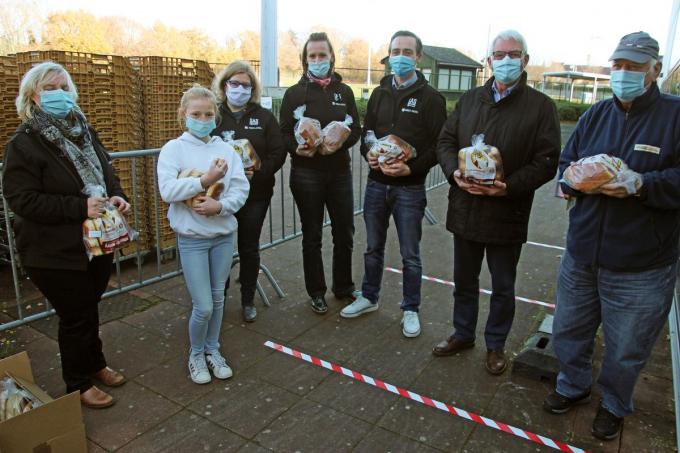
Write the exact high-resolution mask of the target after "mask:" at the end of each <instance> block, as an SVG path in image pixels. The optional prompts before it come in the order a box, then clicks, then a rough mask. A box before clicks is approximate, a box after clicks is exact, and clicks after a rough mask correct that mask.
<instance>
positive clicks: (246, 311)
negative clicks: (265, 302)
mask: <svg viewBox="0 0 680 453" xmlns="http://www.w3.org/2000/svg"><path fill="white" fill-rule="evenodd" d="M255 318H257V308H255V305H244V306H243V320H244V321H245V322H254V321H255Z"/></svg>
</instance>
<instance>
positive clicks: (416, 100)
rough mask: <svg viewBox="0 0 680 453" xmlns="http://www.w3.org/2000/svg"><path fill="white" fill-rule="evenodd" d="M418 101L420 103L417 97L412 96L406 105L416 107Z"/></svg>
mask: <svg viewBox="0 0 680 453" xmlns="http://www.w3.org/2000/svg"><path fill="white" fill-rule="evenodd" d="M417 103H418V99H416V98H411V99H409V100H408V102H407V103H406V107H410V108H415V106H416V104H417Z"/></svg>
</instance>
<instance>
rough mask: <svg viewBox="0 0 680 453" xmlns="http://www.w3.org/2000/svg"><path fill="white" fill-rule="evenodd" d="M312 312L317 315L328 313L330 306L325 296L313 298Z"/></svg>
mask: <svg viewBox="0 0 680 453" xmlns="http://www.w3.org/2000/svg"><path fill="white" fill-rule="evenodd" d="M312 310H313V311H314V313H317V314H320V315H322V314H324V313H326V312H327V311H328V304H327V303H326V299H325V298H324V297H323V296H315V297H312Z"/></svg>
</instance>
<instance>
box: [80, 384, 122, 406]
mask: <svg viewBox="0 0 680 453" xmlns="http://www.w3.org/2000/svg"><path fill="white" fill-rule="evenodd" d="M80 402H81V403H82V405H83V406H85V407H89V408H90V409H103V408H105V407H109V406H112V405H113V403H114V402H115V400H114V399H113V397H112V396H111V395H109V394H108V393H106V392H104V391H103V390H99V389H98V388H97V387H95V386H94V385H93V386H92V387H90V388H89V389H87V390H86V391H84V392H82V393H81V394H80Z"/></svg>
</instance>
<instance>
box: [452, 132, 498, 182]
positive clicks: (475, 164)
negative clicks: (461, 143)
mask: <svg viewBox="0 0 680 453" xmlns="http://www.w3.org/2000/svg"><path fill="white" fill-rule="evenodd" d="M470 142H471V146H468V147H466V148H463V149H461V150H460V151H458V169H459V170H460V172H461V174H462V175H463V177H464V178H467V179H469V180H470V181H473V182H475V183H477V184H484V185H492V184H493V182H494V181H495V180H502V179H503V161H502V159H501V153H500V151H498V148H496V147H495V146H490V145H487V144H486V143H484V134H477V135H473V136H472V138H471V139H470Z"/></svg>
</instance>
